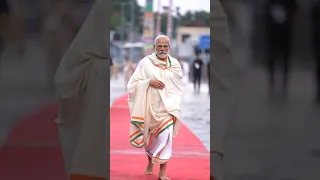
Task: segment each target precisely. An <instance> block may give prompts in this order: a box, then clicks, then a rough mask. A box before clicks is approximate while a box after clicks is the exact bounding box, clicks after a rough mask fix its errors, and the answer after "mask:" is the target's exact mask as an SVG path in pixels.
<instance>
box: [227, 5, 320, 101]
mask: <svg viewBox="0 0 320 180" xmlns="http://www.w3.org/2000/svg"><path fill="white" fill-rule="evenodd" d="M221 2H222V3H223V5H224V8H225V11H226V14H227V15H228V18H229V22H230V26H231V28H232V29H233V31H234V32H232V34H233V36H234V41H237V40H239V37H240V36H242V35H243V34H241V33H245V32H243V31H250V32H249V35H248V36H249V37H248V39H249V44H250V45H249V49H250V50H251V51H252V57H253V59H252V61H253V63H254V64H255V65H257V64H258V65H262V66H263V67H264V68H265V69H266V71H267V73H268V79H269V80H268V84H269V93H270V96H271V97H272V96H274V95H275V88H276V87H275V84H276V83H275V81H276V78H275V77H276V76H275V74H276V70H277V68H279V70H280V72H281V74H282V77H283V78H282V80H281V88H280V89H281V92H280V93H281V95H282V96H283V97H286V96H287V94H288V87H289V82H290V72H291V71H292V70H293V69H299V68H300V69H301V68H302V67H303V68H305V66H307V69H308V70H312V71H314V77H315V83H316V87H317V89H316V94H315V100H316V102H317V103H320V51H319V49H320V38H319V35H318V32H319V30H320V1H318V0H310V1H299V0H265V1H253V0H235V1H228V0H226V1H221ZM240 6H241V7H244V6H245V8H246V9H247V10H249V11H248V12H244V11H243V9H241V8H240ZM240 9H241V10H240ZM240 11H242V12H240ZM246 13H247V15H246ZM245 23H246V24H245ZM241 27H242V29H241ZM248 29H249V30H248ZM235 31H238V32H235ZM241 31H242V32H241ZM240 41H243V39H242V40H240ZM242 43H243V42H242ZM240 44H241V43H240ZM242 45H243V44H242Z"/></svg>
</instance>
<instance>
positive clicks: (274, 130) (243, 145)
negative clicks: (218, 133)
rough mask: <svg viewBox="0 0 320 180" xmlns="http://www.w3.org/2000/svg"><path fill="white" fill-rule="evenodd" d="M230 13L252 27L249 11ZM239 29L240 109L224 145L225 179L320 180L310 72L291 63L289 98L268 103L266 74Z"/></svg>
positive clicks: (318, 120)
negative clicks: (256, 63)
mask: <svg viewBox="0 0 320 180" xmlns="http://www.w3.org/2000/svg"><path fill="white" fill-rule="evenodd" d="M235 7H238V6H235ZM241 7H242V8H244V6H241ZM234 13H235V14H234V16H235V17H237V21H238V24H239V25H240V24H241V25H243V24H244V26H243V27H250V23H251V22H250V18H251V16H247V15H246V14H248V13H249V14H250V12H247V13H243V9H241V8H235V12H234ZM240 29H241V28H240ZM241 30H242V31H236V30H234V31H233V32H234V33H235V34H233V35H234V36H233V37H235V38H234V39H233V45H234V46H233V47H234V48H233V53H234V62H235V65H236V66H237V67H238V72H237V78H236V85H237V86H236V89H235V93H236V95H237V103H238V107H239V109H238V113H237V116H236V119H235V121H234V124H233V126H232V128H231V129H230V131H231V134H230V136H229V138H228V141H227V146H226V153H225V161H224V175H225V176H224V179H226V180H319V179H320V173H319V167H320V158H319V157H320V155H319V154H320V153H319V152H320V143H319V137H320V131H319V127H320V108H319V107H317V106H315V104H314V94H315V83H314V71H313V69H311V68H310V69H302V68H300V67H299V65H296V64H293V66H292V72H291V73H290V80H289V88H288V90H289V94H288V97H287V99H281V98H279V99H274V100H271V99H270V98H269V94H268V91H267V90H268V86H267V82H268V78H267V73H266V72H265V70H264V69H262V68H261V67H252V66H251V64H252V61H253V59H252V56H251V54H252V50H251V49H250V46H249V45H250V44H249V40H250V39H249V38H250V36H249V35H250V29H249V30H248V29H247V30H245V29H241ZM293 53H294V52H293ZM297 57H298V56H294V57H293V61H294V60H295V59H296V58H297ZM260 58H263V57H262V56H261V55H260ZM277 77H279V76H278V75H277ZM280 77H281V76H280ZM277 81H279V82H281V79H280V78H277ZM277 83H278V82H277ZM277 85H278V84H277Z"/></svg>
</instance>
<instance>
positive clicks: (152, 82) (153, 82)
mask: <svg viewBox="0 0 320 180" xmlns="http://www.w3.org/2000/svg"><path fill="white" fill-rule="evenodd" d="M149 85H150V86H151V87H153V88H156V89H163V88H164V83H163V82H161V81H159V80H157V79H151V80H150V82H149Z"/></svg>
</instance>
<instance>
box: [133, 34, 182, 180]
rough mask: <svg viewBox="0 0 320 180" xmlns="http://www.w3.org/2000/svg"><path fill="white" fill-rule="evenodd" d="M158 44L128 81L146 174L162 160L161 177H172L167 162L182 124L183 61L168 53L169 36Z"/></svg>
mask: <svg viewBox="0 0 320 180" xmlns="http://www.w3.org/2000/svg"><path fill="white" fill-rule="evenodd" d="M154 48H155V52H154V53H152V54H151V55H148V56H146V57H144V58H143V59H142V60H141V61H140V63H139V65H138V66H137V68H136V70H135V72H134V73H133V75H132V76H131V78H130V80H129V82H128V85H127V89H128V93H129V98H128V101H129V107H130V113H131V117H130V120H131V121H130V142H131V144H132V145H133V146H134V147H137V148H142V147H144V148H145V151H146V154H147V157H148V166H147V168H146V171H145V174H147V175H148V174H153V165H154V164H160V172H159V179H160V180H168V179H169V178H168V177H167V176H166V174H165V170H166V165H167V162H168V160H169V159H170V157H171V153H172V138H173V137H175V136H176V135H177V133H178V130H179V124H180V104H181V100H182V83H183V82H182V71H181V66H180V63H179V61H178V60H177V59H175V58H173V57H171V56H170V55H169V54H168V51H169V48H170V39H169V38H168V37H167V36H164V35H160V36H158V37H157V38H156V39H155V41H154Z"/></svg>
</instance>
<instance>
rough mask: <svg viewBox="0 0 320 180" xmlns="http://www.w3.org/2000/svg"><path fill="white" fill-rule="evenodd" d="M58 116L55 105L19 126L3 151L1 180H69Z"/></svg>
mask: <svg viewBox="0 0 320 180" xmlns="http://www.w3.org/2000/svg"><path fill="white" fill-rule="evenodd" d="M57 114H58V106H57V103H55V102H53V103H49V104H48V105H45V106H43V108H41V109H40V110H39V109H38V110H37V111H36V112H34V113H31V114H29V115H28V116H26V117H24V118H22V119H21V120H20V121H19V122H18V124H17V125H16V126H15V127H14V128H13V130H12V131H11V133H10V134H9V137H8V140H7V142H6V143H5V144H4V146H3V147H2V149H1V151H0V179H4V180H21V179H32V180H44V179H45V180H58V179H59V180H65V178H64V177H65V176H66V175H65V170H64V166H63V159H62V153H61V150H60V145H59V139H58V131H57V125H56V124H55V123H54V121H53V120H54V118H55V117H56V116H57Z"/></svg>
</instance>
